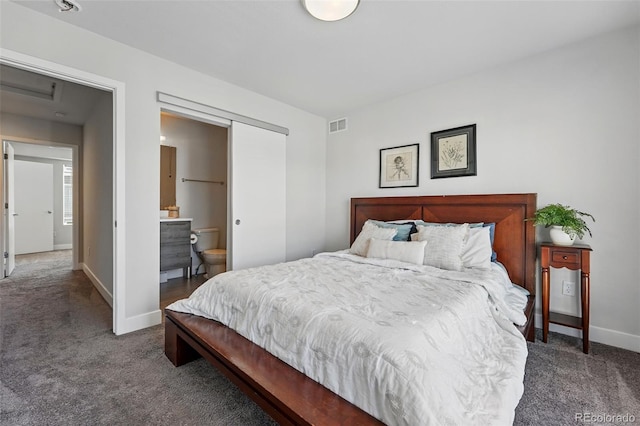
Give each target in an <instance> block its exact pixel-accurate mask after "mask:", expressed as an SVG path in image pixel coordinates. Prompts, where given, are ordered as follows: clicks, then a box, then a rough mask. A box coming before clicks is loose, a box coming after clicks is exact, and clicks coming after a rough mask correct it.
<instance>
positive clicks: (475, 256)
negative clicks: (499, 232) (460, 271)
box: [461, 226, 493, 269]
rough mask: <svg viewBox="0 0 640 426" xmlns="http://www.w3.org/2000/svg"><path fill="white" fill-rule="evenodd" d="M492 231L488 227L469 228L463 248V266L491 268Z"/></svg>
mask: <svg viewBox="0 0 640 426" xmlns="http://www.w3.org/2000/svg"><path fill="white" fill-rule="evenodd" d="M490 232H491V230H490V229H489V227H488V226H484V227H476V228H469V235H468V236H467V240H466V241H465V243H464V245H463V246H462V256H461V257H462V264H463V265H464V267H465V268H480V269H490V268H491V254H492V253H493V249H492V248H491V233H490Z"/></svg>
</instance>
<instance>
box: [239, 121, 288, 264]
mask: <svg viewBox="0 0 640 426" xmlns="http://www.w3.org/2000/svg"><path fill="white" fill-rule="evenodd" d="M229 152H230V162H229V165H230V170H229V174H230V183H231V185H230V192H231V195H230V198H231V203H230V213H231V214H230V215H229V217H230V225H229V229H230V231H231V238H230V240H231V241H230V242H231V250H227V258H228V259H227V263H228V266H229V267H230V268H231V269H233V270H238V269H244V268H250V267H253V266H259V265H267V264H273V263H278V262H283V261H284V260H285V256H286V136H285V135H283V134H281V133H277V132H273V131H271V130H265V129H262V128H258V127H254V126H249V125H247V124H243V123H239V122H237V121H233V122H232V124H231V135H230V150H229Z"/></svg>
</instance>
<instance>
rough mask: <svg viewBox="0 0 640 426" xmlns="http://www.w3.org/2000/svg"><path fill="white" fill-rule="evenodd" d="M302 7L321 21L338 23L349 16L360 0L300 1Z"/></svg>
mask: <svg viewBox="0 0 640 426" xmlns="http://www.w3.org/2000/svg"><path fill="white" fill-rule="evenodd" d="M300 1H301V2H302V6H304V8H305V9H306V10H307V12H309V13H310V14H311V16H313V17H314V18H317V19H320V20H321V21H339V20H340V19H344V18H346V17H347V16H349V15H351V14H352V13H353V12H354V11H355V10H356V8H357V7H358V4H359V3H360V0H300Z"/></svg>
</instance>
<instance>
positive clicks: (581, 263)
mask: <svg viewBox="0 0 640 426" xmlns="http://www.w3.org/2000/svg"><path fill="white" fill-rule="evenodd" d="M540 247H541V250H540V251H541V261H540V265H541V267H542V340H543V341H544V342H545V343H547V335H548V334H549V323H550V322H552V323H554V324H560V325H564V326H567V327H573V328H577V329H578V330H582V352H584V353H585V354H587V353H589V285H590V283H589V273H590V267H589V266H590V265H589V261H590V260H589V254H590V253H591V247H589V246H588V245H586V244H574V245H572V246H556V245H553V244H551V243H542V244H541V246H540ZM549 267H553V268H568V269H571V270H572V271H577V270H580V277H581V278H580V298H581V300H582V318H580V317H574V316H572V315H565V314H559V313H556V312H549V287H550V272H549Z"/></svg>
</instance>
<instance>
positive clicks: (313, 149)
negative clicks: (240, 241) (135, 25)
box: [0, 2, 326, 330]
mask: <svg viewBox="0 0 640 426" xmlns="http://www.w3.org/2000/svg"><path fill="white" fill-rule="evenodd" d="M0 46H1V47H2V48H4V49H10V50H12V51H15V52H18V53H22V54H25V55H29V56H32V57H36V58H41V59H43V60H47V61H51V62H55V63H58V64H61V65H64V66H67V67H71V68H74V69H77V70H82V71H85V72H89V73H92V74H96V75H99V76H103V77H105V78H108V79H111V80H116V81H119V82H122V83H124V85H125V98H126V99H125V120H126V123H125V139H126V141H125V144H126V148H125V156H126V159H125V164H124V175H125V184H126V193H125V196H124V201H125V207H124V209H125V218H126V238H125V239H126V241H125V244H124V246H125V255H126V257H127V262H126V266H125V281H126V282H125V284H124V285H125V286H126V291H125V292H124V293H125V295H124V297H125V298H126V300H125V301H124V304H125V306H124V316H125V317H126V321H127V324H125V325H124V326H123V329H126V330H131V329H135V328H138V327H142V326H144V325H151V324H157V323H159V322H160V312H159V310H158V300H159V293H158V291H159V290H158V280H159V272H158V269H159V259H158V257H159V256H158V245H159V235H158V234H159V233H158V223H157V216H158V199H159V191H160V189H159V186H160V177H159V173H160V172H159V170H160V166H159V161H160V150H159V149H158V140H159V138H160V109H159V106H158V104H157V102H156V92H157V91H162V92H165V93H169V94H174V95H176V96H180V97H182V98H186V99H190V100H194V101H198V102H201V103H204V104H208V105H212V106H214V107H217V108H220V109H224V110H227V111H232V112H234V113H237V114H242V115H245V116H249V117H253V118H256V119H259V120H262V121H266V122H270V123H274V124H277V125H280V126H284V127H287V128H289V130H290V135H289V136H288V137H287V258H288V259H296V258H299V257H303V256H309V255H311V252H312V251H313V250H317V249H320V248H322V247H323V246H324V241H325V238H324V226H323V224H324V223H325V199H324V196H323V194H324V193H325V140H326V136H325V126H326V120H325V119H323V118H322V117H318V116H315V115H312V114H309V113H307V112H305V111H302V110H299V109H297V108H293V107H291V106H288V105H286V104H283V103H281V102H278V101H274V100H272V99H269V98H267V97H264V96H261V95H258V94H256V93H254V92H251V91H248V90H245V89H242V88H240V87H237V86H234V85H231V84H228V83H225V82H223V81H220V80H217V79H215V78H212V77H209V76H206V75H204V74H201V73H198V72H196V71H193V70H190V69H187V68H185V67H183V66H180V65H178V64H175V63H172V62H169V61H166V60H163V59H160V58H158V57H156V56H153V55H150V54H147V53H144V52H142V51H139V50H136V49H133V48H130V47H127V46H125V45H123V44H121V43H118V42H115V41H112V40H109V39H106V38H104V37H101V36H98V35H96V34H94V33H91V32H88V31H85V30H82V29H80V28H78V27H75V26H73V25H70V24H66V23H63V22H61V21H59V20H56V19H52V18H48V17H46V16H44V15H42V14H39V13H36V12H33V11H31V10H28V9H26V8H24V7H22V6H20V5H19V4H16V3H14V2H0ZM193 54H194V55H199V54H202V52H194V53H193ZM284 66H286V64H284ZM309 224H313V226H309Z"/></svg>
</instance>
